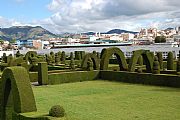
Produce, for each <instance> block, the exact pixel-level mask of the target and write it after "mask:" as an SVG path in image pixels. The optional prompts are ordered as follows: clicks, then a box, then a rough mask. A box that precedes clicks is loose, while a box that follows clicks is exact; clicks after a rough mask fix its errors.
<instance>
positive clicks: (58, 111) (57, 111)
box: [49, 105, 65, 117]
mask: <svg viewBox="0 0 180 120" xmlns="http://www.w3.org/2000/svg"><path fill="white" fill-rule="evenodd" d="M64 115H65V110H64V108H63V107H62V106H60V105H54V106H52V107H51V109H50V110H49V116H52V117H64Z"/></svg>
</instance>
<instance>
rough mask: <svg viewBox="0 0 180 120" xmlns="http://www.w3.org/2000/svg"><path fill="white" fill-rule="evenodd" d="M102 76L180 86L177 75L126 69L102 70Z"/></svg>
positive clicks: (131, 81) (179, 79)
mask: <svg viewBox="0 0 180 120" xmlns="http://www.w3.org/2000/svg"><path fill="white" fill-rule="evenodd" d="M100 77H101V79H102V80H110V81H119V82H126V83H138V84H146V85H157V86H169V87H178V88H180V76H177V75H165V74H163V75H162V74H152V73H136V72H125V71H101V72H100Z"/></svg>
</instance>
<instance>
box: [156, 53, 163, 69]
mask: <svg viewBox="0 0 180 120" xmlns="http://www.w3.org/2000/svg"><path fill="white" fill-rule="evenodd" d="M157 57H158V61H159V65H160V69H163V56H162V52H157Z"/></svg>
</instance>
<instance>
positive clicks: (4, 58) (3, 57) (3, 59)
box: [2, 53, 7, 63]
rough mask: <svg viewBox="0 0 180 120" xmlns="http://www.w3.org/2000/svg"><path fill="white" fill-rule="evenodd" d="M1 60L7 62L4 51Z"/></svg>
mask: <svg viewBox="0 0 180 120" xmlns="http://www.w3.org/2000/svg"><path fill="white" fill-rule="evenodd" d="M2 62H4V63H7V56H6V53H3V56H2Z"/></svg>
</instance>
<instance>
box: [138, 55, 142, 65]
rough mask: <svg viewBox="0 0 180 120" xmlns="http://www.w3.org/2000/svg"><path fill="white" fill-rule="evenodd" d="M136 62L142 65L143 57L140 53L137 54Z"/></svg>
mask: <svg viewBox="0 0 180 120" xmlns="http://www.w3.org/2000/svg"><path fill="white" fill-rule="evenodd" d="M137 63H138V65H139V66H142V65H143V57H142V55H140V56H139V58H138V62H137Z"/></svg>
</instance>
